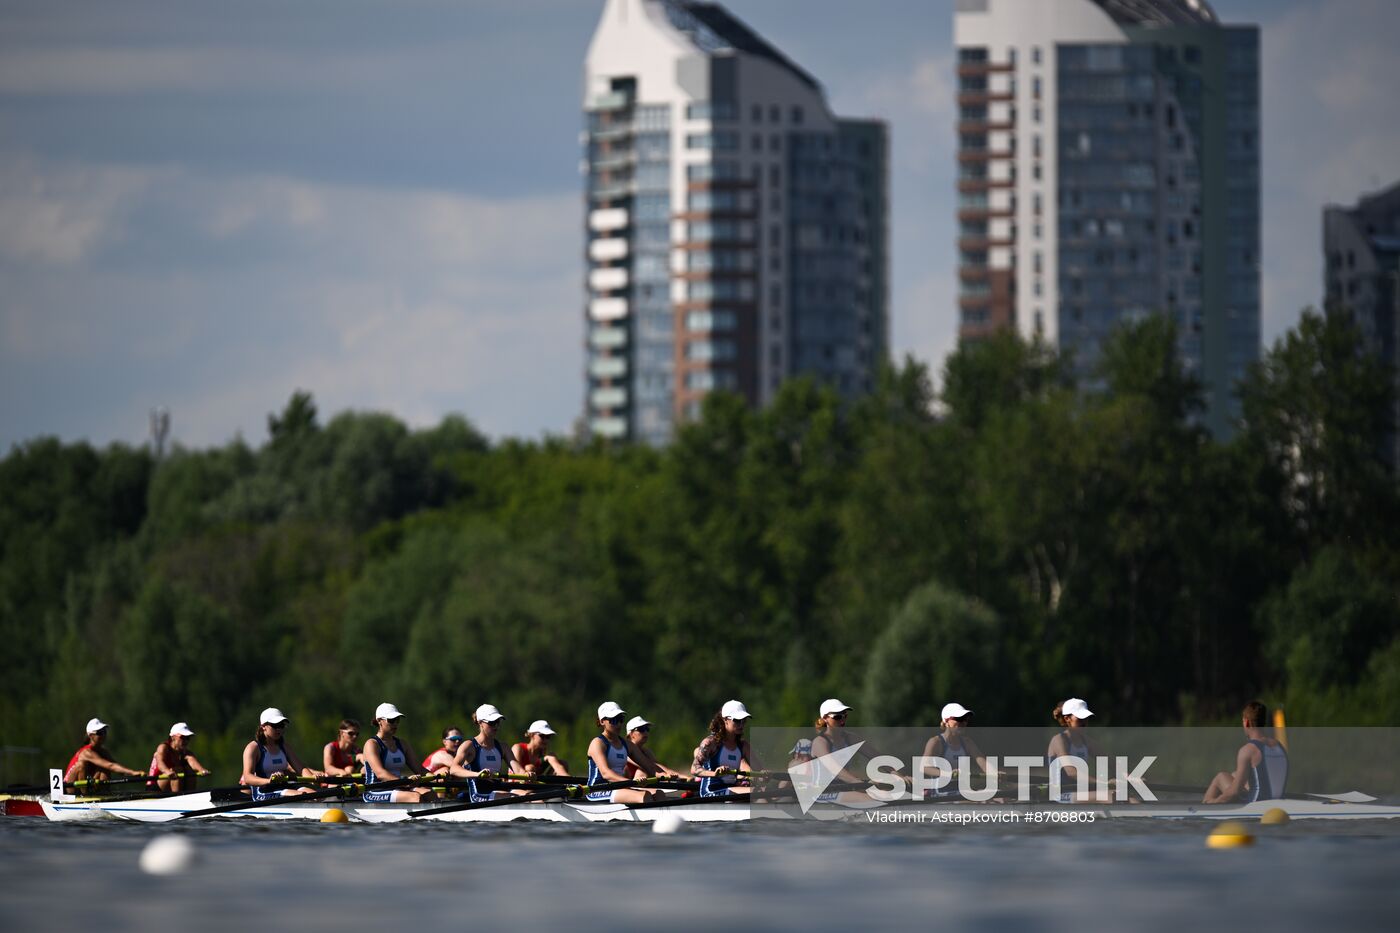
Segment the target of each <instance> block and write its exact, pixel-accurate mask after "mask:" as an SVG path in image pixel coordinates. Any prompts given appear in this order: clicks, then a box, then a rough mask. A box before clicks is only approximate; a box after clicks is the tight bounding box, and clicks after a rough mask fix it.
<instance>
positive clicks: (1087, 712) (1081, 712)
mask: <svg viewBox="0 0 1400 933" xmlns="http://www.w3.org/2000/svg"><path fill="white" fill-rule="evenodd" d="M1060 712H1061V713H1063V714H1064V715H1066V716H1073V717H1074V718H1075V719H1088V718H1089V717H1090V716H1092V715H1094V712H1093V710H1091V709H1089V704H1088V703H1085V702H1084V701H1083V700H1081V699H1079V697H1070V698H1069V699H1068V700H1065V702H1064V704H1063V705H1061V706H1060Z"/></svg>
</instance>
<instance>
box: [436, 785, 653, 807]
mask: <svg viewBox="0 0 1400 933" xmlns="http://www.w3.org/2000/svg"><path fill="white" fill-rule="evenodd" d="M645 780H650V779H649V778H643V779H642V780H640V781H639V780H631V781H611V782H609V783H606V784H594V785H592V786H591V787H590V786H587V785H580V784H570V785H568V786H563V787H550V788H548V789H546V790H542V791H539V792H537V793H533V794H522V795H519V796H510V797H502V798H500V799H499V800H483V801H481V802H480V803H457V804H453V805H451V806H448V807H431V808H425V809H422V810H409V811H408V815H409V816H432V815H433V814H435V813H459V812H461V811H463V810H484V809H486V808H487V807H504V806H507V805H510V804H517V803H532V802H533V801H536V800H550V799H552V798H554V797H572V798H578V797H581V796H583V795H584V794H596V793H599V792H601V791H605V790H619V789H621V788H624V787H636V786H637V785H638V784H641V783H642V782H643V781H645Z"/></svg>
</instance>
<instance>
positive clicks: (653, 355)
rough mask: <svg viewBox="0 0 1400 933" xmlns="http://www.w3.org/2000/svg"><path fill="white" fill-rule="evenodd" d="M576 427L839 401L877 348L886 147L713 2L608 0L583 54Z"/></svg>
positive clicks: (626, 427)
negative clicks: (792, 383) (582, 300)
mask: <svg viewBox="0 0 1400 933" xmlns="http://www.w3.org/2000/svg"><path fill="white" fill-rule="evenodd" d="M585 70H586V74H585V90H584V111H585V119H586V129H585V131H584V144H585V146H586V155H585V170H586V172H587V179H588V180H587V195H586V196H587V207H586V226H587V257H586V262H587V270H588V271H587V296H588V297H587V308H586V320H587V337H586V342H587V387H586V401H585V411H586V422H587V428H588V430H589V433H590V434H592V435H593V436H597V437H604V438H610V439H634V440H638V441H643V442H647V443H664V442H665V441H666V440H667V439H668V438H669V437H670V436H671V433H672V431H673V429H674V426H675V425H676V424H677V423H678V422H680V421H682V420H685V419H688V418H693V417H694V416H695V415H696V414H697V413H698V411H699V406H700V403H701V400H702V399H703V398H704V396H705V395H706V394H707V393H708V392H711V391H713V390H718V389H725V390H730V391H735V392H739V393H741V394H742V395H743V396H744V397H745V398H747V399H748V400H749V401H750V402H751V403H752V404H755V405H762V404H764V403H765V402H767V401H768V400H769V399H770V398H771V397H772V396H773V394H774V392H775V390H776V389H777V388H778V386H779V385H781V383H782V382H783V380H784V379H786V378H788V377H791V376H795V375H801V374H811V375H813V376H815V377H817V378H818V379H820V380H822V381H824V382H826V383H827V384H829V385H831V386H833V387H835V388H836V389H837V390H838V391H839V392H840V393H842V394H843V395H846V396H854V395H857V394H859V393H861V392H864V391H866V390H868V389H869V388H870V387H871V385H872V382H873V379H874V376H875V372H876V369H877V367H878V366H879V364H880V363H881V362H882V361H883V360H884V359H885V358H886V357H887V355H888V344H889V326H888V262H889V260H888V229H887V228H888V220H887V217H888V161H889V156H888V139H887V133H886V130H885V126H884V125H883V124H882V123H879V122H876V121H869V120H843V119H838V118H837V117H835V116H833V115H832V113H831V111H830V109H829V108H828V106H827V104H826V99H825V96H824V94H823V92H822V89H821V86H820V85H819V84H818V83H817V82H816V80H815V79H813V78H812V76H811V75H809V74H808V73H807V72H805V71H803V70H802V69H801V68H799V67H798V66H797V65H795V64H794V63H793V62H792V61H790V60H789V59H787V58H786V57H785V56H784V55H783V54H782V53H781V52H779V51H778V50H777V49H775V48H774V47H773V46H772V45H770V44H769V43H767V42H766V41H764V40H763V39H762V38H760V37H759V36H758V35H756V34H755V33H754V32H753V31H752V30H751V29H749V28H748V27H747V26H745V25H744V24H743V23H741V22H739V21H738V20H737V19H735V18H734V17H733V16H732V15H731V14H730V13H729V12H728V11H726V10H725V9H724V7H722V6H720V5H719V4H716V3H696V2H686V0H608V2H607V4H606V6H605V8H604V10H603V15H602V19H601V21H600V22H599V24H598V28H597V30H596V32H595V33H594V35H593V41H592V43H591V45H590V46H589V49H588V58H587V64H586V69H585Z"/></svg>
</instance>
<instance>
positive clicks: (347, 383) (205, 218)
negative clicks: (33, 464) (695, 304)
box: [0, 167, 583, 444]
mask: <svg viewBox="0 0 1400 933" xmlns="http://www.w3.org/2000/svg"><path fill="white" fill-rule="evenodd" d="M71 178H81V179H83V185H82V186H80V187H81V190H82V194H83V197H81V198H77V197H75V198H73V200H74V201H75V202H85V201H87V200H90V201H91V203H93V204H95V205H107V206H108V207H106V208H104V209H102V210H97V209H94V211H93V213H94V215H95V217H96V218H97V219H94V220H91V221H88V222H87V223H86V226H85V227H84V228H83V229H84V231H87V232H84V233H83V234H82V235H81V236H79V235H78V234H71V235H70V236H69V239H68V240H55V241H54V242H56V243H67V242H69V241H72V242H75V243H80V244H82V247H83V248H82V249H78V248H76V247H69V248H68V249H67V251H66V252H64V251H63V250H60V249H59V247H58V246H55V245H52V244H50V245H49V246H48V250H49V252H50V253H52V254H56V255H60V256H62V257H64V258H66V259H67V260H68V261H69V262H70V264H76V265H77V268H76V270H73V269H70V270H69V272H66V273H64V274H56V273H55V272H53V271H52V270H50V269H48V268H47V267H44V266H42V265H37V264H33V263H24V262H19V261H16V260H24V259H25V258H26V257H27V256H28V255H29V253H32V252H33V250H34V249H35V248H37V247H36V246H35V245H34V243H36V242H37V243H40V244H43V243H44V242H47V241H45V240H43V239H36V234H35V233H34V232H33V231H31V232H30V233H29V235H28V236H29V238H28V239H25V240H21V241H19V243H18V245H16V244H13V243H3V242H0V247H8V250H7V252H5V254H4V255H5V257H6V258H8V259H9V260H11V261H10V262H9V263H8V265H7V266H6V273H5V274H6V279H7V282H8V283H9V284H10V285H12V286H13V287H14V290H15V291H17V292H18V293H20V294H21V295H22V299H23V300H15V301H8V302H4V303H3V304H0V333H3V335H4V337H5V342H4V346H3V347H0V370H7V371H8V375H4V374H0V395H12V394H13V395H18V394H19V393H20V392H21V391H23V392H24V393H25V394H28V395H30V396H31V397H36V398H39V399H41V400H43V399H52V400H53V401H52V404H55V405H58V404H65V403H66V404H71V402H72V398H73V395H74V393H75V392H77V391H79V390H78V389H77V388H75V385H76V384H78V383H81V382H82V380H83V378H84V374H85V373H89V372H91V371H92V370H93V369H95V368H96V369H100V370H101V371H102V372H103V373H104V375H105V380H106V383H107V385H106V388H105V389H104V390H103V391H102V392H101V394H100V396H97V395H94V396H93V397H91V398H85V399H84V401H83V405H84V406H91V410H90V411H84V412H83V413H82V414H75V412H73V411H71V410H65V411H59V410H48V411H45V410H43V404H44V403H43V402H41V403H39V404H38V405H34V404H31V405H30V407H29V408H28V409H26V410H24V411H20V410H18V409H17V408H15V407H13V405H14V403H15V402H16V400H15V399H14V398H12V399H10V402H9V403H5V402H0V421H2V422H4V426H3V427H2V428H0V441H4V442H9V441H12V440H17V439H19V438H21V437H24V436H29V435H30V434H32V433H37V430H36V429H35V428H31V427H29V426H27V425H24V424H19V423H15V424H11V423H10V422H14V421H18V420H19V419H22V418H26V419H27V418H33V419H34V420H35V423H36V425H37V426H38V429H43V428H47V427H49V426H52V425H56V424H67V423H71V422H72V421H73V419H74V418H75V417H76V418H78V419H80V420H84V421H86V422H89V423H88V424H86V425H84V429H82V430H80V431H78V433H79V434H87V435H88V436H93V437H96V438H103V439H105V438H107V437H109V436H111V435H112V433H113V429H112V427H111V425H113V424H126V425H131V426H133V430H135V431H139V430H140V428H139V425H140V423H141V417H142V413H143V412H144V410H145V408H146V407H149V406H150V405H154V404H164V405H167V406H169V407H170V408H172V409H173V411H174V416H175V426H174V434H175V437H176V438H177V439H179V440H181V441H182V442H184V443H187V444H208V443H219V442H222V441H223V440H226V439H227V438H229V437H231V436H232V435H233V434H234V433H235V432H241V433H243V434H244V435H245V436H249V437H260V436H261V433H262V430H263V425H264V419H265V415H266V413H267V412H269V411H273V410H277V409H280V407H281V406H282V405H283V404H284V403H285V401H286V398H287V397H288V396H289V395H290V394H291V392H292V391H293V390H295V389H297V388H303V389H306V390H308V391H311V392H312V393H313V394H314V395H315V396H316V398H317V401H318V404H319V405H320V407H321V409H322V411H325V412H328V413H329V412H333V411H338V410H341V409H345V408H356V409H376V410H385V411H389V412H393V413H395V414H396V415H398V416H400V417H403V418H406V419H408V420H410V421H411V422H413V423H415V424H425V423H430V422H435V421H436V420H438V419H439V418H441V417H442V416H443V415H445V414H447V413H449V412H452V411H460V412H463V413H465V414H466V415H467V416H468V417H469V418H472V419H473V420H475V421H477V422H478V423H479V424H480V425H481V426H483V427H484V428H485V429H487V430H488V431H491V432H493V433H512V434H538V433H539V432H542V431H552V432H563V431H567V430H568V427H569V424H570V421H571V420H572V417H573V415H574V413H575V410H576V409H577V408H578V406H579V404H580V401H579V398H580V394H579V393H580V392H581V388H580V386H581V383H582V376H581V367H582V357H581V354H580V352H579V347H580V345H581V340H582V328H583V321H582V300H581V298H580V286H581V282H582V270H581V260H578V259H575V258H574V257H577V256H579V255H580V253H581V245H580V241H581V237H582V222H581V219H580V217H579V211H580V202H579V199H578V196H577V195H574V194H567V195H555V196H534V197H522V198H514V199H487V198H475V197H466V196H462V195H459V194H456V193H453V192H448V191H434V190H416V191H402V190H394V189H376V188H367V187H355V186H335V185H326V184H316V183H310V182H306V181H301V180H296V179H289V178H278V177H262V176H260V177H234V178H221V177H217V176H208V175H202V174H199V173H195V172H190V171H186V170H179V169H164V170H160V171H158V172H155V173H153V174H152V175H150V176H147V177H145V178H144V179H142V183H141V184H134V183H133V181H132V176H131V174H130V173H126V172H122V171H108V170H105V169H77V168H62V167H57V168H53V169H51V170H48V171H39V170H37V169H34V168H32V167H31V168H30V169H29V181H28V185H29V186H30V187H31V188H34V189H36V190H40V191H49V190H51V189H54V188H59V189H63V188H64V185H65V184H67V183H68V182H66V181H65V179H71ZM153 179H156V180H157V181H158V183H156V182H153ZM20 187H22V186H20ZM63 203H67V202H66V201H65V202H63ZM114 204H120V205H121V210H120V211H116V210H114V209H112V208H111V207H110V205H114ZM26 216H27V217H31V218H32V217H36V216H37V217H42V216H44V212H43V211H42V210H37V209H34V208H31V209H29V210H28V213H27V214H26ZM114 218H118V219H121V220H122V221H123V222H124V225H123V226H120V228H116V229H113V226H114V224H115V220H114ZM89 228H91V230H89ZM102 237H106V242H107V244H108V245H107V246H106V247H103V248H99V247H98V246H96V245H94V244H95V243H96V242H97V241H98V240H99V239H101V238H102ZM50 239H53V237H50ZM31 240H32V241H33V242H31ZM113 244H115V245H113ZM104 248H105V249H107V250H109V251H110V250H116V251H118V252H119V253H121V255H120V257H119V258H120V261H108V260H112V259H113V255H112V254H111V253H110V252H107V253H104ZM26 251H27V252H26ZM128 254H134V255H135V256H136V257H137V259H135V260H133V259H132V258H131V256H130V255H128ZM167 254H173V255H170V259H169V262H168V263H167V262H165V261H164V260H163V257H164V256H166V255H167ZM21 380H27V383H26V384H23V385H21ZM46 385H51V386H52V390H51V391H49V390H46V388H45V386H46ZM12 390H13V392H12ZM65 400H67V401H66V402H65ZM67 433H68V432H67V431H65V434H67ZM133 439H134V438H133Z"/></svg>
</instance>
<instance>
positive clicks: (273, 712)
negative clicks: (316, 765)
mask: <svg viewBox="0 0 1400 933" xmlns="http://www.w3.org/2000/svg"><path fill="white" fill-rule="evenodd" d="M286 732H287V717H286V716H284V715H282V711H281V710H280V709H278V708H277V707H275V706H269V707H268V708H267V709H265V710H263V711H262V715H261V716H259V717H258V731H257V733H256V734H255V735H254V736H253V741H251V742H249V743H248V744H247V745H246V746H244V748H243V775H242V777H240V778H239V779H238V783H240V784H242V785H244V786H245V787H247V788H248V790H249V791H251V792H252V794H253V799H254V800H268V799H270V798H272V797H297V796H300V795H302V794H309V793H311V792H312V788H310V787H287V788H281V789H271V788H270V785H273V784H280V783H281V782H282V781H285V780H286V779H287V778H289V777H295V776H297V775H302V776H303V777H325V775H324V774H322V773H321V772H320V771H313V770H312V769H310V768H308V767H306V766H305V765H303V764H302V763H301V760H300V759H299V758H297V756H296V755H295V754H293V752H292V750H291V749H290V748H288V747H287V743H286V739H285V736H286Z"/></svg>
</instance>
